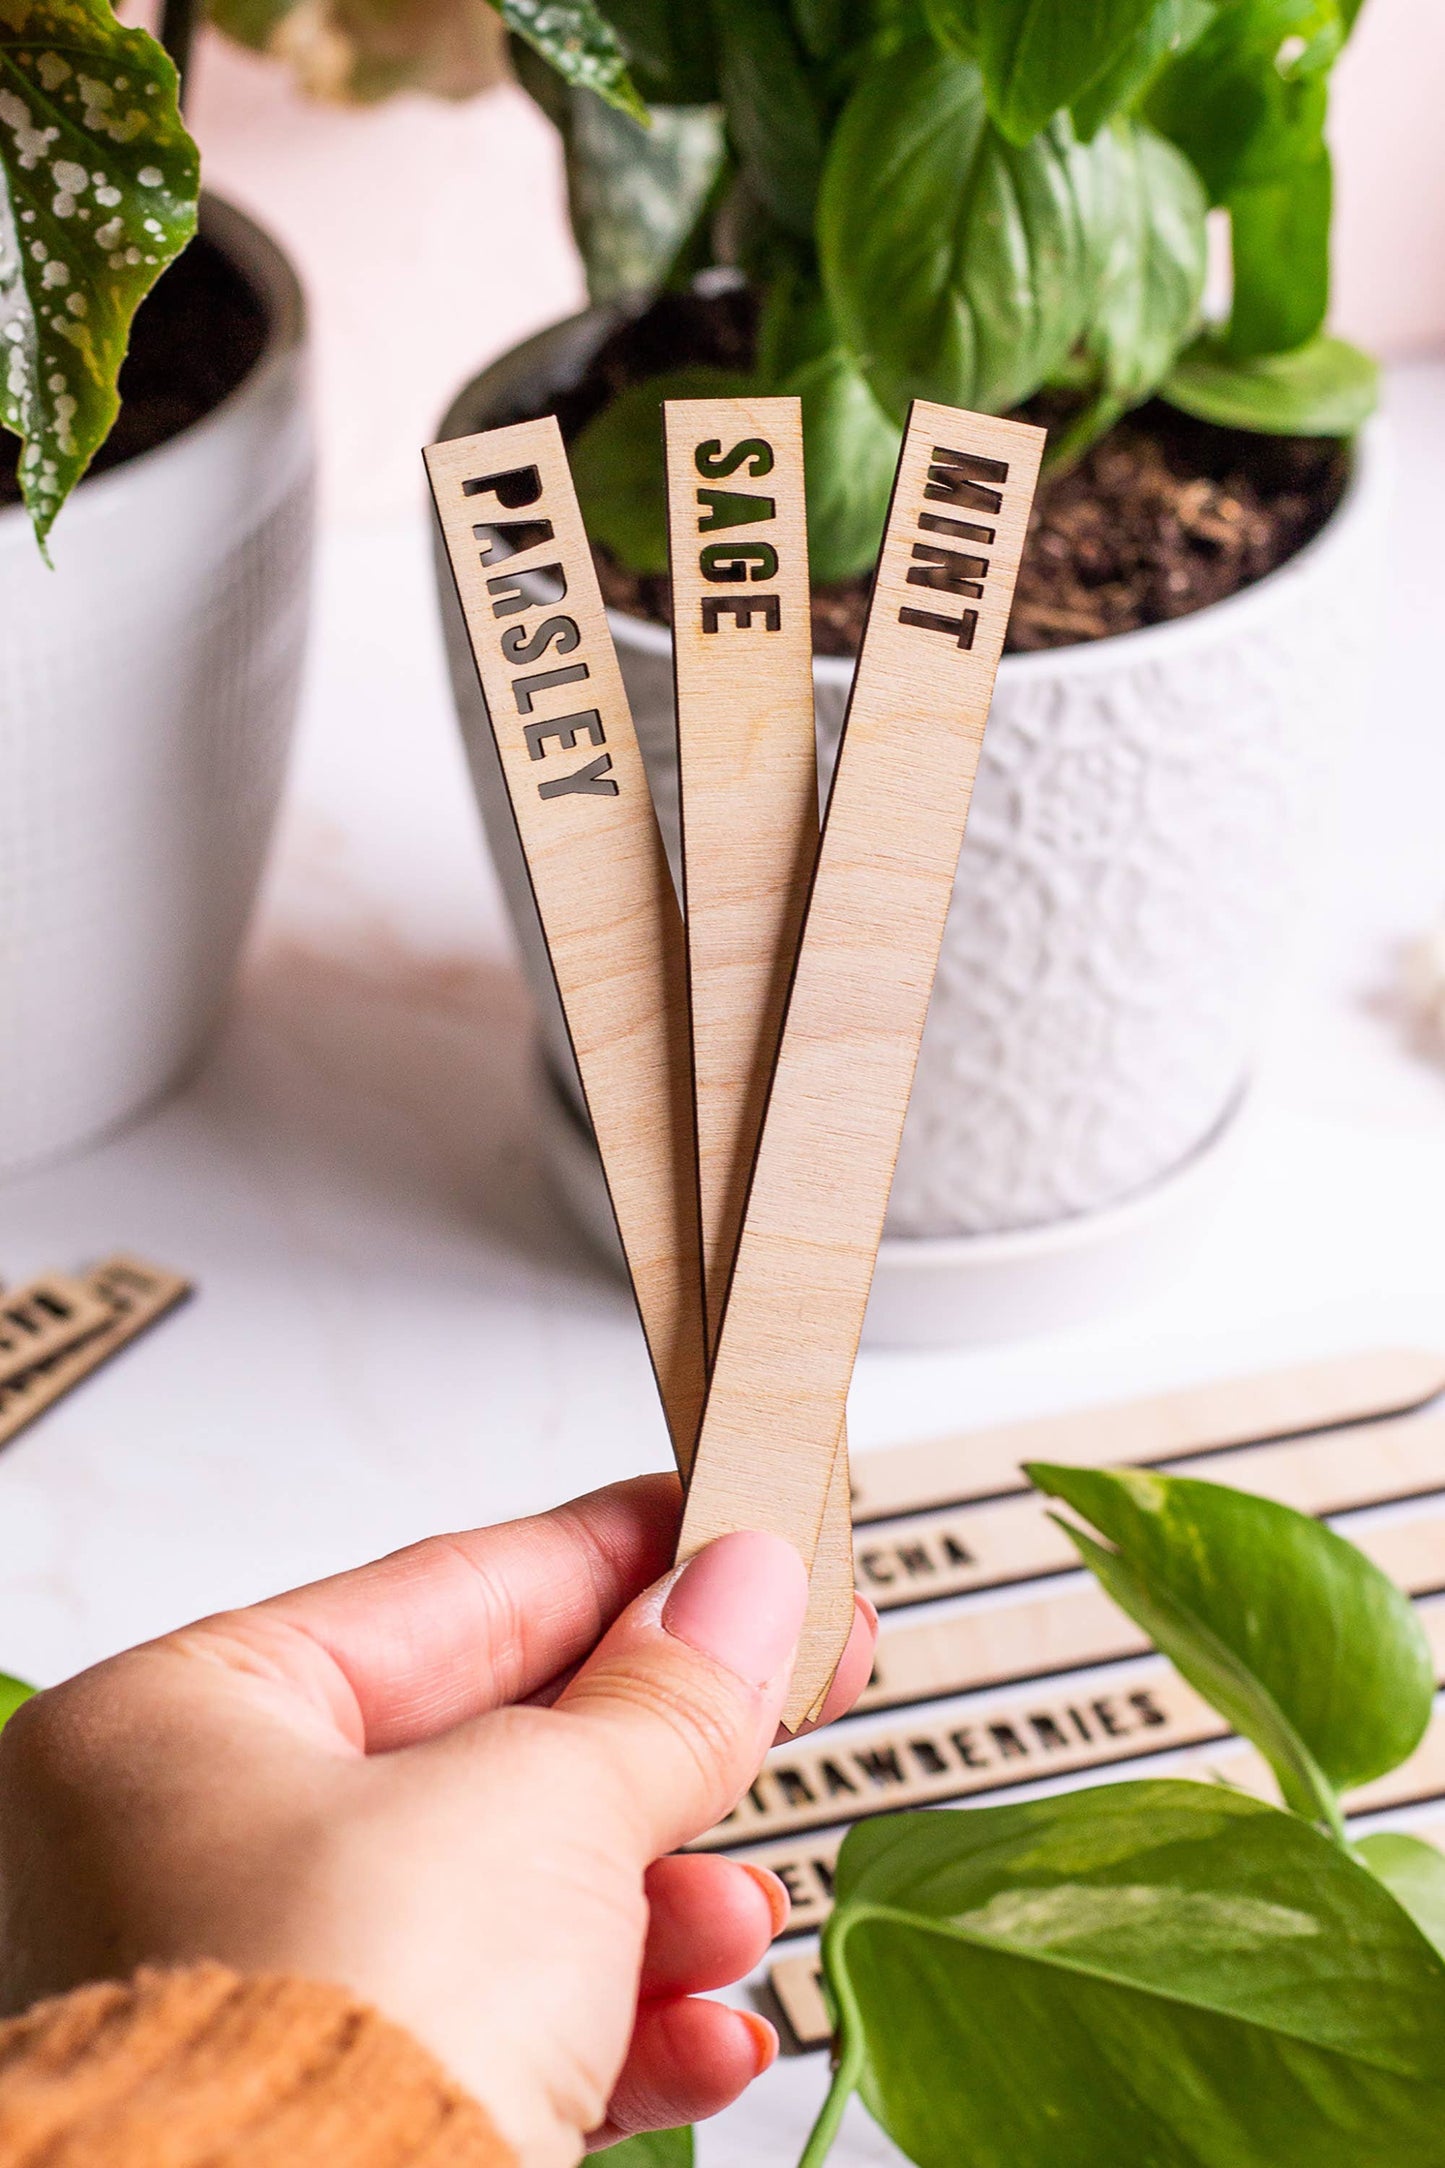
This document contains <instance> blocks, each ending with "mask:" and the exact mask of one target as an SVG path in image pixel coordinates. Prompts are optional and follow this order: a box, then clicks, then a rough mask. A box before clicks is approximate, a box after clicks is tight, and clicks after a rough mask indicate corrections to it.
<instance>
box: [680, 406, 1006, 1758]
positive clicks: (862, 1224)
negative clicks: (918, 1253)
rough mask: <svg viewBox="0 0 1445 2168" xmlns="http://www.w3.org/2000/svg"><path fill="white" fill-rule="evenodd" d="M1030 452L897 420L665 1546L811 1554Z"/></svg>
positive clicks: (977, 739)
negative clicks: (765, 1078)
mask: <svg viewBox="0 0 1445 2168" xmlns="http://www.w3.org/2000/svg"><path fill="white" fill-rule="evenodd" d="M1042 444H1043V433H1042V431H1040V430H1036V429H1031V428H1029V427H1027V426H1026V425H1024V424H1022V423H1014V422H1004V421H999V420H996V419H993V418H991V417H984V416H975V415H965V414H961V413H959V412H957V411H956V410H954V409H951V408H947V407H942V406H935V405H932V404H929V403H927V402H923V401H919V402H917V403H916V404H915V405H914V407H913V409H912V411H911V414H910V417H909V424H908V428H907V431H906V433H905V437H904V443H903V449H902V453H901V455H900V460H899V468H898V475H897V479H896V481H895V485H894V496H893V502H892V505H891V508H890V512H889V518H888V525H887V530H886V533H885V536H884V543H883V550H882V554H881V557H880V560H879V567H878V574H877V578H876V582H875V587H874V593H873V600H872V605H871V609H870V613H869V620H868V625H867V630H866V632H865V635H864V641H863V647H862V652H861V654H860V657H859V663H858V670H857V673H856V676H855V680H854V686H853V693H852V697H851V700H850V703H849V710H848V717H847V721H846V724H845V727H844V733H843V741H842V745H841V748H840V751H839V755H838V765H837V770H836V774H835V778H834V783H833V789H832V794H831V797H830V800H829V805H828V812H827V817H826V822H825V826H824V833H823V840H822V845H821V848H820V850H819V854H818V863H817V870H816V873H815V877H814V882H813V888H812V893H811V896H810V898H809V903H808V911H807V918H806V922H805V928H804V933H803V938H802V942H801V944H800V948H799V952H798V960H797V967H796V971H795V974H794V979H793V984H792V987H791V990H790V994H789V998H788V1003H787V1010H786V1015H785V1020H784V1025H783V1032H782V1039H781V1043H780V1046H779V1052H778V1059H777V1063H776V1067H775V1070H774V1075H773V1080H772V1085H771V1088H770V1091H769V1094H768V1103H767V1110H766V1114H765V1117H764V1122H763V1130H762V1135H761V1139H760V1142H759V1147H758V1153H757V1159H756V1164H755V1167H754V1172H753V1177H752V1181H751V1184H750V1187H749V1192H748V1199H747V1205H746V1209H745V1214H744V1224H743V1231H742V1236H741V1239H740V1241H739V1244H738V1254H737V1262H736V1265H735V1268H734V1272H733V1277H732V1281H731V1284H730V1287H729V1290H728V1297H727V1303H726V1307H725V1310H724V1314H723V1320H722V1328H721V1332H720V1335H719V1340H718V1348H717V1354H716V1357H715V1360H714V1363H713V1368H712V1376H711V1381H710V1384H709V1388H708V1395H707V1401H706V1406H705V1410H704V1415H703V1424H702V1430H701V1434H700V1438H699V1444H698V1453H697V1459H696V1463H695V1466H694V1469H693V1478H692V1483H691V1486H690V1489H689V1494H688V1501H687V1507H686V1511H685V1516H684V1524H683V1536H682V1544H681V1553H682V1555H689V1554H690V1553H691V1552H693V1551H696V1550H698V1549H700V1548H701V1547H702V1546H703V1545H704V1544H705V1543H707V1542H709V1541H711V1540H712V1538H714V1537H715V1536H718V1535H722V1534H724V1533H726V1532H728V1531H729V1530H732V1529H737V1528H749V1527H767V1528H771V1529H773V1530H774V1531H775V1532H776V1533H778V1534H779V1535H782V1536H785V1537H786V1538H787V1539H788V1540H789V1541H790V1542H792V1543H793V1544H795V1546H796V1547H797V1549H798V1550H799V1551H800V1552H801V1554H802V1556H803V1557H804V1559H805V1560H807V1561H808V1562H809V1563H811V1561H812V1558H813V1554H814V1551H815V1549H816V1546H817V1541H818V1534H819V1529H820V1526H821V1523H822V1518H823V1511H824V1505H825V1502H826V1498H827V1494H828V1487H829V1481H830V1477H831V1471H832V1467H833V1461H834V1455H835V1450H836V1446H837V1442H838V1436H839V1432H840V1430H841V1428H842V1423H843V1415H844V1404H845V1401H846V1396H847V1390H848V1381H849V1378H850V1375H851V1373H852V1367H853V1362H854V1358H855V1356H856V1353H857V1347H858V1338H859V1333H860V1331H861V1328H862V1323H863V1312H864V1308H865V1307H866V1304H867V1300H868V1289H869V1285H870V1283H871V1280H872V1275H873V1267H874V1263H875V1260H876V1256H877V1248H878V1239H879V1236H880V1234H881V1232H882V1225H883V1215H884V1211H885V1209H886V1206H887V1202H888V1190H889V1186H890V1184H891V1181H892V1175H893V1166H894V1161H895V1158H896V1156H897V1151H898V1141H899V1135H900V1132H901V1129H902V1125H903V1117H904V1114H905V1112H906V1110H907V1104H908V1094H909V1090H910V1087H911V1084H912V1079H913V1071H914V1067H915V1064H916V1061H917V1055H918V1042H919V1038H920V1035H921V1033H922V1029H923V1021H924V1016H925V1014H926V1012H927V1008H928V998H929V993H930V991H931V988H932V983H933V974H934V970H935V968H936V965H937V960H938V950H939V945H940V942H941V939H942V934H943V924H944V919H945V916H946V914H947V910H948V905H949V901H950V898H951V896H952V892H953V880H954V872H955V868H956V865H957V860H958V852H959V847H960V845H961V843H962V840H963V830H964V823H965V820H966V817H967V813H968V802H969V797H970V793H971V791H972V787H973V778H974V774H975V772H976V769H977V765H978V755H979V749H980V746H981V743H982V738H983V727H984V722H985V720H986V718H987V714H988V708H989V702H990V699H991V697H992V692H993V681H994V675H995V672H996V669H997V665H998V658H999V654H1000V652H1001V650H1002V646H1003V637H1004V630H1005V626H1006V624H1007V620H1008V610H1009V603H1010V600H1011V598H1012V593H1013V585H1014V580H1015V578H1016V576H1017V571H1018V563H1019V557H1020V553H1021V551H1022V547H1023V540H1024V532H1025V528H1026V524H1027V519H1028V512H1029V506H1030V504H1031V502H1032V498H1033V491H1034V485H1035V481H1036V478H1037V472H1038V462H1039V456H1040V453H1041V450H1042ZM983 537H987V540H986V542H985V541H984V540H983V539H982V538H983ZM983 549H986V550H987V555H986V557H985V556H980V555H978V554H976V552H977V551H979V550H983ZM804 1689H807V1698H806V1699H801V1700H800V1699H799V1697H800V1696H801V1695H802V1693H803V1692H804ZM815 1692H816V1687H815V1686H809V1683H808V1681H807V1680H806V1679H805V1678H799V1679H796V1680H795V1693H794V1701H795V1704H796V1705H797V1708H798V1713H799V1714H801V1713H803V1712H805V1711H806V1709H807V1708H808V1707H809V1706H810V1705H811V1702H812V1700H813V1698H814V1694H815ZM792 1720H793V1714H792V1709H791V1708H790V1712H789V1721H792Z"/></svg>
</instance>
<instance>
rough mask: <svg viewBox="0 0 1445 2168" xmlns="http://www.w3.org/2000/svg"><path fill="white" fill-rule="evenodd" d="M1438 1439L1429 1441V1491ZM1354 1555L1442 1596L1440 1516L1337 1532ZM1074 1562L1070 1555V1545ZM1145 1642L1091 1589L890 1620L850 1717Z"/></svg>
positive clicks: (1444, 1523) (1066, 1667) (1055, 1670)
mask: <svg viewBox="0 0 1445 2168" xmlns="http://www.w3.org/2000/svg"><path fill="white" fill-rule="evenodd" d="M1440 1444H1441V1439H1440V1434H1439V1433H1438V1432H1437V1434H1436V1462H1437V1483H1438V1484H1439V1485H1440V1486H1441V1487H1445V1470H1440V1469H1439V1465H1438V1464H1439V1460H1440V1457H1441V1456H1440V1451H1439V1448H1440ZM1345 1532H1346V1533H1347V1534H1348V1536H1349V1539H1350V1541H1351V1542H1352V1543H1353V1544H1354V1545H1355V1547H1356V1549H1357V1550H1361V1551H1363V1552H1364V1554H1365V1556H1366V1557H1367V1558H1372V1559H1373V1560H1374V1562H1375V1564H1376V1565H1377V1566H1379V1567H1380V1568H1381V1570H1382V1571H1383V1572H1385V1573H1387V1574H1388V1575H1389V1576H1390V1579H1391V1580H1392V1581H1394V1582H1395V1584H1396V1586H1397V1587H1399V1588H1403V1589H1404V1590H1405V1592H1406V1594H1407V1595H1411V1596H1428V1595H1432V1594H1434V1593H1436V1592H1438V1591H1439V1590H1441V1589H1445V1510H1441V1509H1440V1508H1438V1507H1437V1509H1436V1510H1435V1511H1433V1512H1429V1513H1422V1514H1421V1515H1420V1516H1419V1517H1418V1518H1412V1519H1410V1520H1401V1521H1385V1522H1381V1523H1367V1524H1366V1525H1365V1526H1363V1527H1351V1528H1349V1529H1348V1530H1347V1531H1345ZM1070 1556H1071V1559H1072V1561H1073V1563H1074V1564H1075V1565H1077V1564H1078V1553H1077V1551H1075V1550H1074V1549H1073V1546H1072V1545H1070ZM1149 1646H1150V1642H1149V1636H1148V1635H1147V1634H1146V1633H1144V1632H1143V1631H1142V1630H1141V1628H1139V1627H1138V1626H1136V1625H1135V1624H1134V1622H1133V1620H1132V1619H1131V1618H1129V1617H1128V1616H1127V1614H1126V1613H1125V1612H1123V1611H1121V1610H1120V1609H1119V1607H1118V1606H1117V1604H1115V1603H1114V1602H1113V1601H1112V1599H1111V1598H1110V1597H1108V1596H1106V1595H1105V1593H1104V1591H1103V1589H1102V1588H1100V1587H1099V1585H1098V1583H1097V1582H1096V1581H1092V1580H1090V1581H1087V1582H1085V1583H1083V1584H1082V1585H1081V1586H1078V1587H1069V1588H1066V1589H1056V1590H1053V1591H1051V1592H1050V1593H1048V1594H1046V1595H1041V1596H1030V1597H1027V1598H1022V1599H1020V1600H1019V1601H1017V1602H1014V1603H1002V1604H993V1605H990V1606H988V1607H987V1608H986V1609H985V1608H983V1607H978V1606H975V1607H971V1608H969V1609H967V1610H954V1611H950V1612H945V1613H943V1614H942V1615H940V1612H939V1611H938V1610H937V1609H933V1610H930V1611H928V1612H927V1613H925V1614H924V1615H923V1616H922V1617H921V1618H920V1619H918V1620H917V1621H914V1620H912V1619H909V1620H904V1621H899V1622H896V1623H894V1624H891V1625H890V1626H889V1627H887V1628H886V1629H885V1630H884V1631H883V1632H882V1633H881V1634H880V1635H879V1637H878V1653H877V1656H876V1659H875V1661H874V1666H873V1676H872V1678H871V1679H870V1680H869V1681H868V1684H867V1686H866V1687H865V1688H864V1689H863V1692H862V1693H861V1694H860V1695H859V1697H858V1699H857V1701H856V1702H855V1703H854V1713H855V1714H857V1715H866V1714H868V1713H869V1712H871V1711H874V1710H884V1709H901V1708H906V1707H907V1706H908V1704H909V1703H910V1702H917V1701H940V1700H943V1699H944V1698H945V1697H947V1696H950V1695H953V1694H970V1693H973V1692H974V1691H975V1690H977V1689H980V1688H984V1687H990V1686H1002V1685H1008V1684H1010V1683H1012V1682H1014V1681H1017V1680H1019V1679H1038V1678H1047V1677H1050V1676H1053V1677H1057V1676H1058V1675H1060V1674H1061V1673H1064V1672H1069V1671H1082V1670H1087V1669H1088V1668H1090V1667H1091V1666H1093V1665H1096V1664H1109V1663H1116V1662H1119V1661H1120V1660H1121V1659H1122V1658H1124V1657H1128V1656H1138V1655H1140V1654H1142V1653H1143V1652H1145V1651H1147V1649H1148V1648H1149Z"/></svg>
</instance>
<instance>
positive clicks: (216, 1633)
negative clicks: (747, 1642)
mask: <svg viewBox="0 0 1445 2168" xmlns="http://www.w3.org/2000/svg"><path fill="white" fill-rule="evenodd" d="M680 1510H681V1502H680V1494H679V1490H678V1484H677V1479H676V1477H675V1476H670V1475H656V1476H640V1477H637V1478H636V1479H635V1480H634V1481H632V1482H629V1483H615V1484H612V1485H611V1486H610V1487H609V1488H608V1489H606V1490H599V1491H593V1492H592V1494H591V1495H590V1496H589V1497H586V1498H578V1499H574V1500H573V1501H572V1503H571V1504H570V1505H564V1506H559V1507H558V1508H557V1509H556V1511H555V1512H552V1513H541V1514H537V1515H536V1516H534V1517H533V1518H532V1519H530V1520H522V1521H510V1522H508V1523H506V1524H505V1525H504V1526H502V1527H500V1528H481V1529H472V1530H470V1531H468V1532H466V1533H463V1534H461V1535H450V1536H433V1537H430V1538H428V1540H427V1541H426V1542H424V1543H416V1544H413V1545H412V1546H411V1548H410V1549H408V1550H405V1551H397V1552H395V1553H393V1555H392V1556H391V1557H390V1558H383V1559H379V1560H377V1562H376V1563H375V1564H374V1565H369V1566H361V1567H358V1568H357V1569H356V1570H355V1571H354V1572H352V1573H343V1574H339V1575H337V1577H336V1578H335V1579H334V1580H329V1581H317V1582H315V1583H313V1585H312V1586H311V1587H309V1588H299V1589H295V1590H293V1591H292V1592H291V1593H290V1594H289V1595H286V1596H277V1597H274V1598H273V1599H272V1600H271V1601H270V1602H268V1603H262V1604H257V1605H256V1606H255V1607H254V1608H253V1609H251V1610H249V1611H233V1612H228V1613H226V1614H225V1615H224V1616H223V1617H220V1618H216V1619H204V1620H202V1621H201V1623H200V1624H199V1625H198V1626H193V1627H187V1628H186V1629H185V1630H184V1631H183V1632H182V1633H181V1634H179V1635H175V1636H172V1637H171V1642H172V1645H180V1646H182V1647H186V1646H200V1647H201V1648H203V1649H204V1651H205V1652H206V1653H208V1654H210V1655H212V1656H214V1655H216V1654H218V1653H219V1654H220V1656H221V1657H222V1659H223V1660H228V1661H232V1662H234V1663H235V1664H236V1665H237V1666H238V1667H239V1668H242V1669H246V1670H250V1671H253V1672H254V1671H255V1670H257V1669H258V1668H259V1669H260V1670H261V1672H262V1673H263V1675H264V1676H265V1677H267V1678H268V1679H270V1680H272V1681H273V1682H277V1683H280V1684H281V1685H283V1686H284V1687H287V1688H289V1689H290V1690H291V1691H292V1692H293V1693H298V1694H299V1695H300V1696H301V1697H302V1699H303V1701H304V1703H305V1704H306V1705H307V1707H308V1709H309V1710H310V1711H311V1713H312V1714H317V1713H319V1714H320V1715H322V1716H323V1717H324V1719H325V1720H326V1721H328V1722H329V1723H330V1724H331V1725H333V1726H334V1727H336V1728H337V1729H339V1730H340V1731H341V1733H342V1735H343V1736H344V1737H345V1738H346V1739H347V1740H348V1741H349V1742H350V1743H351V1744H353V1745H355V1746H359V1747H362V1748H364V1750H365V1751H366V1752H367V1753H384V1752H386V1751H387V1750H388V1749H390V1748H393V1747H399V1746H407V1745H411V1744H413V1743H415V1742H416V1741H418V1740H422V1739H429V1738H434V1737H435V1736H437V1735H438V1734H439V1733H442V1732H446V1731H449V1730H450V1729H451V1728H452V1727H453V1726H454V1725H456V1724H459V1723H461V1722H463V1721H464V1720H465V1719H466V1718H468V1717H472V1716H478V1715H482V1714H484V1713H485V1712H486V1711H488V1710H490V1709H494V1708H498V1707H500V1706H501V1705H502V1704H504V1703H507V1702H511V1701H515V1700H518V1699H521V1698H523V1697H524V1696H526V1695H528V1694H530V1693H531V1692H532V1691H533V1690H534V1689H536V1688H538V1687H541V1686H543V1685H544V1684H545V1683H546V1681H547V1680H549V1679H551V1678H553V1677H555V1675H556V1674H557V1673H558V1672H560V1671H564V1670H565V1669H566V1668H567V1667H568V1666H569V1665H572V1664H575V1663H576V1662H578V1660H579V1659H580V1658H581V1657H582V1656H584V1655H585V1654H586V1653H587V1651H588V1650H589V1649H591V1648H593V1647H595V1645H596V1643H597V1641H598V1639H599V1637H600V1636H601V1635H602V1634H603V1633H604V1632H605V1631H606V1629H607V1628H608V1627H609V1626H610V1625H611V1623H612V1621H613V1620H614V1619H615V1618H616V1617H617V1615H618V1613H619V1612H620V1611H621V1610H622V1609H623V1607H624V1606H625V1605H626V1604H627V1603H629V1602H630V1601H631V1600H632V1598H633V1597H635V1596H636V1595H637V1593H638V1591H639V1590H640V1589H643V1588H645V1587H646V1586H647V1584H648V1583H649V1582H650V1581H654V1580H655V1579H656V1577H657V1575H658V1574H660V1573H662V1572H663V1571H665V1569H666V1565H667V1561H668V1559H669V1557H670V1556H671V1553H672V1547H673V1545H674V1543H675V1542H676V1538H677V1522H678V1516H679V1512H680Z"/></svg>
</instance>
